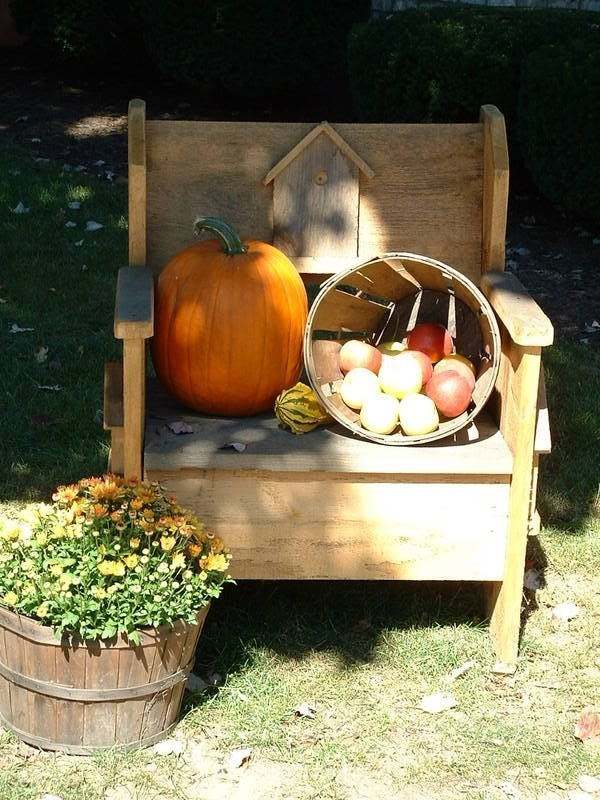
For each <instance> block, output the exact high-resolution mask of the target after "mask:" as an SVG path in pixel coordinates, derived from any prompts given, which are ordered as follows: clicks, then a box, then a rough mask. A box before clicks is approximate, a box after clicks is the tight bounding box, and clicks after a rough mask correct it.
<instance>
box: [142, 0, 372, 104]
mask: <svg viewBox="0 0 600 800" xmlns="http://www.w3.org/2000/svg"><path fill="white" fill-rule="evenodd" d="M369 6H370V3H369V0H330V2H325V3H324V2H322V0H296V1H295V2H293V3H292V2H290V3H285V2H281V0H245V2H243V3H240V2H238V0H205V2H202V3H198V2H197V0H148V1H147V2H146V3H144V11H143V17H144V28H145V37H146V44H147V47H148V50H149V52H150V54H151V56H152V59H153V60H154V62H155V63H156V65H157V67H158V69H159V70H160V72H161V73H162V74H163V75H164V76H165V77H167V78H169V79H171V80H173V81H176V82H178V83H185V84H188V85H190V86H193V87H196V88H198V89H200V90H203V91H204V93H205V94H206V95H208V94H209V93H213V95H214V93H217V94H219V95H221V94H223V93H225V94H226V95H229V96H231V97H234V98H236V99H238V100H243V101H245V102H247V101H248V100H250V101H254V102H257V101H260V102H274V101H275V102H277V103H278V105H282V104H285V100H286V99H287V101H288V102H289V104H290V105H293V103H294V101H295V100H296V96H295V95H297V96H298V97H299V98H300V100H301V102H302V100H303V98H308V99H310V97H311V95H312V94H318V95H320V96H323V95H326V94H327V92H328V91H329V89H330V87H332V86H333V85H336V84H337V83H338V82H339V81H340V80H342V81H343V80H345V74H346V41H347V36H348V32H349V30H350V28H351V26H352V25H353V24H354V23H356V22H358V21H360V20H364V19H366V18H367V17H368V14H369Z"/></svg>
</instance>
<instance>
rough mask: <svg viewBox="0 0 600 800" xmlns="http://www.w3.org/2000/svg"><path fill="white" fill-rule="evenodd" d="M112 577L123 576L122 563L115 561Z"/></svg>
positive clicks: (123, 568) (123, 566) (123, 565)
mask: <svg viewBox="0 0 600 800" xmlns="http://www.w3.org/2000/svg"><path fill="white" fill-rule="evenodd" d="M113 575H116V576H117V577H118V578H121V577H122V576H123V575H125V564H124V563H123V562H122V561H115V566H114V569H113Z"/></svg>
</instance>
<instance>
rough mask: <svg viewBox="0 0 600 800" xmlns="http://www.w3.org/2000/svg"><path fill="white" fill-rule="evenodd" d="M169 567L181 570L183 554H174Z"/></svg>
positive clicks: (183, 563)
mask: <svg viewBox="0 0 600 800" xmlns="http://www.w3.org/2000/svg"><path fill="white" fill-rule="evenodd" d="M171 566H172V567H173V569H183V567H185V556H184V555H183V553H175V555H174V556H173V560H172V561H171Z"/></svg>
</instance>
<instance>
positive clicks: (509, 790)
mask: <svg viewBox="0 0 600 800" xmlns="http://www.w3.org/2000/svg"><path fill="white" fill-rule="evenodd" d="M498 788H499V789H500V791H502V792H504V794H505V795H506V796H507V797H514V798H518V797H521V792H520V791H519V789H518V787H517V786H515V784H514V783H511V782H510V781H502V783H499V784H498Z"/></svg>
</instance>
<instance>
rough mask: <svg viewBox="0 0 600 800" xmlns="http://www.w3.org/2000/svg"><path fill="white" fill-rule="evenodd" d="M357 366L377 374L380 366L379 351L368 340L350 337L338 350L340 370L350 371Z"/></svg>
mask: <svg viewBox="0 0 600 800" xmlns="http://www.w3.org/2000/svg"><path fill="white" fill-rule="evenodd" d="M357 367H363V368H364V369H368V370H370V371H371V372H374V373H375V374H377V373H378V372H379V368H380V367H381V353H380V352H379V350H378V349H377V348H376V347H373V345H371V344H369V343H368V342H360V341H358V339H351V340H350V341H349V342H346V344H345V345H343V347H342V348H341V350H340V369H341V370H342V372H350V370H351V369H356V368H357Z"/></svg>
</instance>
